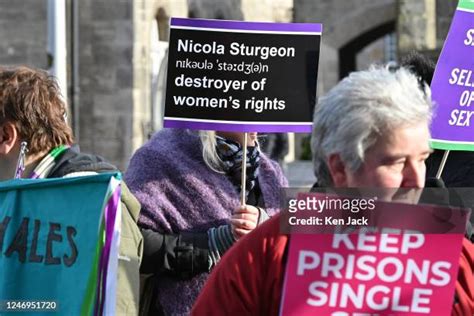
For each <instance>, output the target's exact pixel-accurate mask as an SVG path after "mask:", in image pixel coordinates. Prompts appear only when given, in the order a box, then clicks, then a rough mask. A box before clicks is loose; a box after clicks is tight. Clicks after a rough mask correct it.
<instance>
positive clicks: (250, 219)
mask: <svg viewBox="0 0 474 316" xmlns="http://www.w3.org/2000/svg"><path fill="white" fill-rule="evenodd" d="M259 215H260V210H259V209H258V208H256V207H255V206H252V205H246V206H241V207H240V208H238V209H237V210H236V211H235V212H234V214H233V215H232V218H231V220H230V223H231V226H232V234H233V235H234V238H235V239H239V238H240V237H242V236H244V235H247V234H248V233H250V232H251V231H252V230H253V229H254V228H255V227H257V223H258V217H259Z"/></svg>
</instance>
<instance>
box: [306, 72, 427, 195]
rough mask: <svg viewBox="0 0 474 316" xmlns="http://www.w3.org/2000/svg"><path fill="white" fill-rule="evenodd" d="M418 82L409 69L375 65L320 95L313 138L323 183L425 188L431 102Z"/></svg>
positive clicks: (317, 170)
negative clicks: (425, 163) (322, 95)
mask: <svg viewBox="0 0 474 316" xmlns="http://www.w3.org/2000/svg"><path fill="white" fill-rule="evenodd" d="M419 84H421V83H420V82H419V80H418V78H417V77H416V76H415V75H413V74H412V73H411V72H410V71H409V70H407V69H405V68H398V67H393V66H387V67H375V66H373V67H372V68H371V69H370V70H367V71H359V72H354V73H351V74H350V75H349V76H348V77H347V78H345V79H344V80H342V81H341V82H340V83H339V84H338V85H337V86H336V87H334V88H333V89H332V90H331V91H329V93H328V94H327V95H326V96H324V97H322V98H321V99H320V100H319V103H318V105H317V107H316V109H315V112H314V120H313V123H314V125H313V133H312V138H311V148H312V152H313V164H314V173H315V175H316V178H317V179H318V185H319V186H334V185H336V186H341V185H344V186H349V187H364V186H367V185H368V184H369V183H370V185H371V186H375V187H388V188H399V187H416V188H421V187H423V185H424V178H425V177H424V172H425V167H424V161H425V160H426V158H427V157H428V156H429V154H430V152H431V150H430V149H429V144H428V142H427V140H428V139H429V130H428V126H429V124H430V122H431V115H432V102H431V92H430V89H429V87H428V86H426V85H424V84H423V85H424V86H423V87H424V89H419ZM410 144H412V146H413V144H415V145H416V147H414V148H411V146H410ZM396 145H398V147H397V146H396ZM411 149H413V150H412V151H410V150H411ZM369 152H370V155H367V154H368V153H369ZM372 154H374V155H372ZM366 157H368V158H370V157H374V158H373V159H365V158H366ZM418 167H420V168H418ZM402 174H404V175H406V176H402Z"/></svg>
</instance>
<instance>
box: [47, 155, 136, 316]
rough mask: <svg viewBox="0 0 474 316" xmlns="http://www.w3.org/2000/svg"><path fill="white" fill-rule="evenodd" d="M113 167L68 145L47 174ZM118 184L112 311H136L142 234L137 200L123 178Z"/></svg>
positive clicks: (110, 168)
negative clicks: (118, 218) (118, 226)
mask: <svg viewBox="0 0 474 316" xmlns="http://www.w3.org/2000/svg"><path fill="white" fill-rule="evenodd" d="M111 171H117V169H116V168H115V167H114V166H112V165H111V164H109V163H107V162H106V161H105V160H104V159H103V158H101V157H99V156H94V155H88V154H83V153H81V152H79V148H78V147H77V146H73V147H72V148H70V149H68V150H67V151H66V152H65V153H64V154H63V155H62V156H61V157H60V159H59V160H58V162H57V163H56V165H55V167H54V168H53V169H52V170H51V172H50V174H49V176H48V178H59V177H64V176H66V175H74V174H75V173H78V174H77V175H80V174H81V173H87V172H93V173H101V172H111ZM121 188H122V196H121V202H122V226H121V232H120V247H119V263H118V276H117V277H118V279H117V305H116V315H138V309H139V287H140V272H139V271H140V264H141V259H142V254H143V238H142V234H141V232H140V230H139V229H138V226H137V220H138V215H139V213H140V204H139V202H138V201H137V199H136V198H135V197H134V196H133V195H132V193H130V191H129V189H128V188H127V186H126V185H125V183H124V182H122V184H121Z"/></svg>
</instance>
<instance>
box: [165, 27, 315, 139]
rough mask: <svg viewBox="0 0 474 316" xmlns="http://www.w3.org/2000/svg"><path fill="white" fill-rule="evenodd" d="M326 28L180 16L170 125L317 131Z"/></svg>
mask: <svg viewBox="0 0 474 316" xmlns="http://www.w3.org/2000/svg"><path fill="white" fill-rule="evenodd" d="M321 32H322V25H321V24H307V23H256V22H240V21H222V20H202V19H181V18H172V19H171V24H170V44H169V60H168V76H167V88H166V107H165V116H164V126H165V127H171V128H190V129H202V130H224V131H238V132H311V123H312V114H313V108H314V105H315V97H316V81H317V71H318V60H319V47H320V41H321Z"/></svg>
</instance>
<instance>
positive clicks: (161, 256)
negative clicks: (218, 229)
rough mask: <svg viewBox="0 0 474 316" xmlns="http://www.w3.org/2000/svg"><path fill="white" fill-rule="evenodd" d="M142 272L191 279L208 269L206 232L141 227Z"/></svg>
mask: <svg viewBox="0 0 474 316" xmlns="http://www.w3.org/2000/svg"><path fill="white" fill-rule="evenodd" d="M141 231H142V235H143V245H144V248H143V259H142V264H141V266H140V272H141V273H143V274H166V275H171V276H174V277H177V278H180V279H188V278H191V277H193V276H195V275H197V274H200V273H203V272H209V245H208V237H207V233H186V232H183V233H180V234H163V233H159V232H155V231H153V230H151V229H142V230H141Z"/></svg>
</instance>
